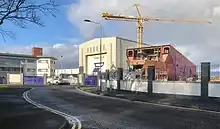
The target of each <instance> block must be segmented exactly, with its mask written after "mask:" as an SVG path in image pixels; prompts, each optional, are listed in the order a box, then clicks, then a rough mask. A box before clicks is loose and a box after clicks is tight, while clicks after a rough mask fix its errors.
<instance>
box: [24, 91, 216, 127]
mask: <svg viewBox="0 0 220 129" xmlns="http://www.w3.org/2000/svg"><path fill="white" fill-rule="evenodd" d="M28 96H29V97H30V98H31V99H32V100H34V101H36V102H38V103H41V104H43V105H45V106H48V107H51V108H54V109H56V110H59V111H62V112H65V113H68V114H70V115H72V116H75V117H77V118H78V119H79V120H80V121H81V123H82V127H83V129H220V122H219V121H220V114H213V113H205V112H197V111H185V110H180V109H173V108H166V107H161V106H153V105H147V104H135V103H132V102H125V101H121V100H112V99H106V98H100V97H95V96H88V95H85V94H83V93H81V92H79V91H78V90H76V89H73V88H67V87H65V88H35V89H34V90H32V91H30V92H29V94H28Z"/></svg>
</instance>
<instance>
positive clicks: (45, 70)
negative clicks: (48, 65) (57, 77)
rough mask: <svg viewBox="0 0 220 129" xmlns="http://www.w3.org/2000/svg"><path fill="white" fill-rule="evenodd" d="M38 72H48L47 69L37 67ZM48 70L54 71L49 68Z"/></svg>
mask: <svg viewBox="0 0 220 129" xmlns="http://www.w3.org/2000/svg"><path fill="white" fill-rule="evenodd" d="M38 72H48V69H38ZM50 72H55V69H51V70H50Z"/></svg>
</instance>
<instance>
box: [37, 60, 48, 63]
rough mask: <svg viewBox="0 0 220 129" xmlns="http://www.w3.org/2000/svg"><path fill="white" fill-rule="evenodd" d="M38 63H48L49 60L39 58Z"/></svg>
mask: <svg viewBox="0 0 220 129" xmlns="http://www.w3.org/2000/svg"><path fill="white" fill-rule="evenodd" d="M38 63H48V60H39V61H38Z"/></svg>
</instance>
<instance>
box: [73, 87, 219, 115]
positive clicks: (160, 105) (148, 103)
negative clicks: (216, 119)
mask: <svg viewBox="0 0 220 129" xmlns="http://www.w3.org/2000/svg"><path fill="white" fill-rule="evenodd" d="M76 89H77V90H78V91H80V92H82V93H84V94H86V95H90V96H97V97H101V98H107V99H113V100H121V101H125V102H129V103H137V104H146V105H154V106H159V107H166V108H174V109H180V110H188V111H196V112H205V113H213V114H218V115H220V112H217V111H210V110H203V109H195V108H187V107H179V106H170V105H164V104H156V103H150V102H142V101H131V100H127V99H122V98H117V97H110V96H101V95H97V94H94V93H89V92H86V91H83V90H81V89H79V88H76Z"/></svg>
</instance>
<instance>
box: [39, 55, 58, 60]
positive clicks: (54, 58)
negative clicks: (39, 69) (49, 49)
mask: <svg viewBox="0 0 220 129" xmlns="http://www.w3.org/2000/svg"><path fill="white" fill-rule="evenodd" d="M37 58H50V59H53V60H58V59H57V58H56V57H52V56H37Z"/></svg>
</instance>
